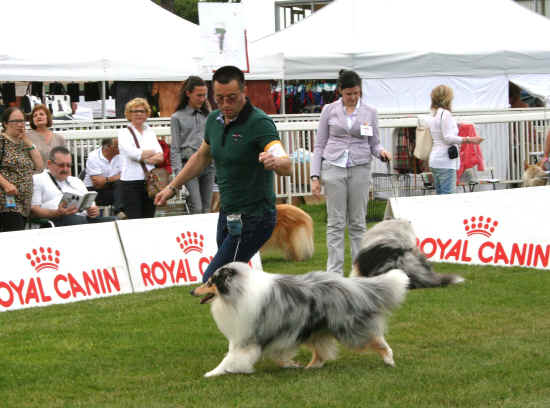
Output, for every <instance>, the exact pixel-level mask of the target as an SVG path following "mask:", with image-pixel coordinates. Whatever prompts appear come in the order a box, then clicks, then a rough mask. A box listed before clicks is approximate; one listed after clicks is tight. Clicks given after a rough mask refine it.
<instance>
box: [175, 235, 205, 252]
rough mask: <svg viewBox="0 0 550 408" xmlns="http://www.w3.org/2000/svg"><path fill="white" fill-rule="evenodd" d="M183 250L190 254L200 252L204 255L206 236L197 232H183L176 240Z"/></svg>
mask: <svg viewBox="0 0 550 408" xmlns="http://www.w3.org/2000/svg"><path fill="white" fill-rule="evenodd" d="M176 241H177V243H178V244H179V246H180V248H181V250H182V251H183V252H184V253H185V254H188V253H189V252H193V251H195V252H198V253H201V254H202V250H203V248H204V235H202V234H198V233H196V232H191V231H187V232H183V233H181V234H180V235H179V236H178V237H177V238H176Z"/></svg>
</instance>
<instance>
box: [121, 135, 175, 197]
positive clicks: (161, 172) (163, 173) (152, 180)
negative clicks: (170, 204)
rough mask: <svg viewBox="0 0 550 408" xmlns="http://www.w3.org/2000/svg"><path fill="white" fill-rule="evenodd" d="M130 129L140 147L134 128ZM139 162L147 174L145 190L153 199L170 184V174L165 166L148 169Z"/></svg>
mask: <svg viewBox="0 0 550 408" xmlns="http://www.w3.org/2000/svg"><path fill="white" fill-rule="evenodd" d="M128 130H129V131H130V133H131V134H132V136H133V137H134V143H135V144H136V146H137V148H138V149H139V148H140V147H139V143H138V140H137V137H136V134H135V132H134V129H132V128H131V127H129V126H128ZM139 163H140V164H141V168H142V169H143V173H144V174H145V180H144V181H145V190H146V191H147V195H148V196H149V198H150V199H152V200H153V199H154V198H155V196H156V195H157V193H158V192H160V191H161V190H162V189H164V188H165V187H166V186H167V185H168V182H169V181H170V180H169V176H170V175H169V174H168V171H167V170H166V169H165V168H164V167H155V168H154V169H153V170H151V171H148V170H147V167H145V164H143V162H139Z"/></svg>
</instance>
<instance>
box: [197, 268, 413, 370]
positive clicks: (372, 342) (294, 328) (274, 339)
mask: <svg viewBox="0 0 550 408" xmlns="http://www.w3.org/2000/svg"><path fill="white" fill-rule="evenodd" d="M408 282H409V279H408V278H407V275H405V273H403V272H402V271H400V270H392V271H389V272H388V273H385V274H383V275H380V276H376V277H374V278H344V277H342V276H340V275H338V274H334V273H329V272H311V273H308V274H305V275H274V274H269V273H265V272H263V271H260V270H253V269H251V268H250V267H249V266H248V265H247V264H245V263H241V262H232V263H229V264H227V265H225V266H223V267H221V268H219V269H218V270H216V271H215V272H214V273H213V274H212V276H211V277H210V279H209V280H208V281H207V282H206V283H204V284H203V285H201V286H199V287H198V288H196V289H194V290H192V291H191V294H192V295H193V296H204V297H203V298H202V299H201V303H211V304H212V305H211V312H212V316H213V317H214V320H215V321H216V324H217V326H218V329H219V330H220V331H221V332H222V333H223V334H224V335H225V337H227V340H229V352H228V353H227V354H226V356H225V358H224V359H223V360H222V361H221V363H220V364H219V365H218V366H217V367H216V368H214V369H213V370H212V371H209V372H207V373H206V374H205V375H204V376H205V377H211V376H216V375H222V374H228V373H252V372H253V371H254V364H255V363H256V362H257V361H258V360H259V359H260V358H261V357H262V356H265V357H268V358H271V359H273V360H274V361H275V362H276V363H277V364H278V365H279V366H281V367H299V364H297V363H296V362H294V361H293V360H292V358H293V357H294V356H295V355H296V353H297V351H298V348H299V347H300V345H302V344H303V345H305V346H307V347H309V348H310V349H311V351H312V357H311V361H310V362H309V364H308V365H307V366H306V368H313V367H321V366H323V364H324V363H325V361H327V360H330V359H334V358H336V355H337V349H338V344H337V341H338V342H340V343H342V344H343V345H345V346H347V347H349V348H351V349H353V350H356V351H364V350H367V349H368V348H372V349H374V350H375V351H376V352H378V353H379V354H380V355H381V356H382V359H383V360H384V362H385V363H386V364H388V365H392V366H393V365H394V361H393V352H392V350H391V348H390V346H388V343H386V340H385V339H384V329H385V321H386V320H385V317H386V315H387V314H388V313H389V312H390V311H391V310H392V309H394V308H395V307H397V306H398V305H399V304H400V303H401V302H402V301H403V300H404V298H405V293H406V289H407V285H408Z"/></svg>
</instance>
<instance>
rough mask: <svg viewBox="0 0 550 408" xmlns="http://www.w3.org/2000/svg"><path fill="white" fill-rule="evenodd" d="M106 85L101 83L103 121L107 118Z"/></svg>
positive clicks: (103, 82)
mask: <svg viewBox="0 0 550 408" xmlns="http://www.w3.org/2000/svg"><path fill="white" fill-rule="evenodd" d="M106 93H107V92H106V85H105V81H101V117H102V118H103V119H105V118H107V115H106V112H105V94H106Z"/></svg>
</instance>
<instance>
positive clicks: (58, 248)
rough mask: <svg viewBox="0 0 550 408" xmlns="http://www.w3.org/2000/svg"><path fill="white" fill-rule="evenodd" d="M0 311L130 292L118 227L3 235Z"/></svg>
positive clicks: (100, 226) (87, 227) (84, 227)
mask: <svg viewBox="0 0 550 408" xmlns="http://www.w3.org/2000/svg"><path fill="white" fill-rule="evenodd" d="M0 247H1V248H2V253H3V254H4V263H3V265H4V266H3V268H2V274H1V276H0V311H6V310H14V309H23V308H28V307H34V306H48V305H51V304H57V303H68V302H75V301H79V300H87V299H95V298H99V297H105V296H113V295H119V294H122V293H131V292H132V286H131V283H130V279H129V275H128V269H127V267H126V262H125V260H124V254H123V252H122V247H121V245H120V241H119V239H118V234H117V231H116V225H115V223H105V224H95V225H93V224H91V225H79V226H72V227H60V228H51V229H36V230H27V231H17V232H3V233H1V234H0Z"/></svg>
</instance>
